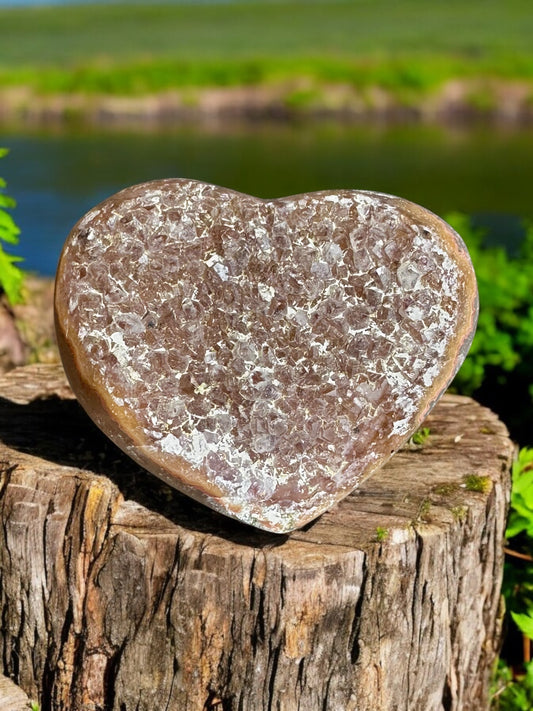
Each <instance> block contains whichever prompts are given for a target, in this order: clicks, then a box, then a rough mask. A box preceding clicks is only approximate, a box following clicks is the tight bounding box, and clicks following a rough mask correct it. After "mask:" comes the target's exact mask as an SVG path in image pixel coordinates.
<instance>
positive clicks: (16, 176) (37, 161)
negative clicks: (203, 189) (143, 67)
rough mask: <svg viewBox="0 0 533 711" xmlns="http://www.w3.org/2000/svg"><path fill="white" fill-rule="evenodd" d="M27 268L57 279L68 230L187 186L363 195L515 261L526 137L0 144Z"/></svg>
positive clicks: (455, 134)
mask: <svg viewBox="0 0 533 711" xmlns="http://www.w3.org/2000/svg"><path fill="white" fill-rule="evenodd" d="M0 146H7V147H9V148H10V149H11V152H10V154H9V155H8V156H7V158H4V159H3V160H2V162H1V163H0V175H2V176H3V177H4V178H6V179H7V181H8V191H7V192H8V194H10V195H12V196H13V197H15V198H16V199H17V201H18V207H17V209H16V210H15V212H14V217H15V219H16V221H17V223H18V224H19V226H20V227H21V229H22V234H21V241H20V245H19V246H18V247H17V248H16V250H15V252H16V253H17V254H20V255H22V256H23V257H24V259H25V262H24V266H25V267H26V268H27V269H29V270H32V271H36V272H39V273H41V274H43V275H53V274H54V272H55V268H56V264H57V260H58V257H59V253H60V250H61V247H62V245H63V242H64V240H65V238H66V236H67V234H68V232H69V230H70V229H71V227H72V226H73V224H74V223H75V222H76V221H77V220H78V219H79V218H80V217H81V216H82V215H83V214H84V213H85V212H86V211H87V210H88V209H89V208H90V207H92V206H93V205H95V204H96V203H98V202H99V201H100V200H102V199H104V198H105V197H107V196H108V195H110V194H112V193H114V192H116V191H117V190H120V189H121V188H123V187H126V186H128V185H131V184H133V183H138V182H143V181H145V180H151V179H155V178H165V177H188V178H196V179H199V180H205V181H208V182H212V183H216V184H219V185H224V186H226V187H230V188H234V189H236V190H241V191H243V192H248V193H251V194H254V195H257V196H260V197H277V196H282V195H290V194H296V193H300V192H306V191H309V190H322V189H333V188H363V189H369V190H379V191H382V192H388V193H393V194H396V195H401V196H403V197H406V198H408V199H410V200H413V201H414V202H418V203H420V204H422V205H424V206H425V207H427V208H429V209H431V210H433V211H434V212H436V213H437V214H439V215H442V216H445V215H446V214H448V213H450V212H452V211H456V210H459V211H462V212H466V213H468V214H471V215H473V216H474V217H475V219H476V220H477V221H478V222H479V223H481V224H484V225H488V226H489V227H490V228H491V229H492V238H493V239H494V240H496V241H500V242H502V243H507V244H508V245H509V246H510V248H511V249H512V248H513V246H514V245H516V242H517V240H519V239H520V235H521V232H522V227H521V224H522V219H523V218H527V219H529V220H533V199H532V186H533V128H532V127H529V128H523V129H505V130H503V129H501V128H500V129H497V130H496V129H494V128H491V127H488V126H475V127H468V128H466V127H460V128H454V129H451V128H443V127H433V126H420V125H408V126H382V125H372V126H370V125H355V126H354V125H350V126H339V125H325V124H305V125H261V126H246V127H242V126H241V127H233V128H227V129H224V130H221V129H218V130H215V129H212V130H209V129H206V128H205V127H204V128H190V127H189V128H180V129H179V130H178V129H176V130H172V131H165V132H157V133H155V132H153V133H147V132H145V133H141V132H137V133H135V132H121V133H119V132H116V131H108V132H94V131H91V132H84V133H79V132H78V133H75V132H41V133H32V134H28V133H25V134H22V133H16V132H13V131H11V132H6V131H4V132H3V133H0Z"/></svg>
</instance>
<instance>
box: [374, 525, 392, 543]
mask: <svg viewBox="0 0 533 711" xmlns="http://www.w3.org/2000/svg"><path fill="white" fill-rule="evenodd" d="M388 535H389V531H388V529H386V528H382V527H381V526H378V527H377V528H376V541H377V542H378V543H383V541H384V540H385V539H386V538H387V536H388Z"/></svg>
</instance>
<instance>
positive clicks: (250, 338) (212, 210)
mask: <svg viewBox="0 0 533 711" xmlns="http://www.w3.org/2000/svg"><path fill="white" fill-rule="evenodd" d="M55 309H56V327H57V337H58V342H59V346H60V351H61V355H62V358H63V363H64V366H65V370H66V372H67V375H68V377H69V380H70V382H71V385H72V387H73V390H74V392H75V393H76V395H77V397H78V399H79V401H80V403H81V404H82V405H83V407H84V408H85V409H86V411H87V412H88V413H89V415H90V416H91V417H92V418H93V420H94V421H95V422H96V423H97V424H98V425H99V426H100V427H101V429H102V430H103V431H104V432H105V433H106V434H107V435H108V436H109V437H110V438H111V439H112V440H114V442H115V443H116V444H117V445H118V446H119V447H121V448H122V449H123V450H124V451H125V452H126V453H127V454H129V455H130V456H131V457H132V458H133V459H135V460H136V461H137V462H139V463H140V464H141V465H142V466H143V467H145V468H146V469H148V470H149V471H150V472H153V473H154V474H156V475H157V476H159V477H160V478H162V479H163V480H164V481H166V482H167V483H169V484H171V485H172V486H174V487H176V488H177V489H179V490H181V491H183V492H184V493H186V494H188V495H189V496H191V497H193V498H194V499H197V500H199V501H201V502H203V503H205V504H207V505H208V506H210V507H212V508H213V509H216V510H217V511H220V512H222V513H223V514H226V515H227V516H231V517H233V518H237V519H239V520H241V521H244V522H245V523H248V524H251V525H254V526H257V527H259V528H263V529H266V530H269V531H276V532H286V531H290V530H292V529H294V528H298V527H300V526H302V525H303V524H305V523H307V522H308V521H310V520H312V519H313V518H315V517H316V516H318V515H319V514H320V513H322V512H324V511H325V510H327V509H328V508H330V507H331V506H332V505H333V504H334V503H335V502H337V501H338V500H339V499H341V498H342V497H344V496H346V495H347V494H348V493H349V492H350V491H352V490H353V489H354V487H356V486H357V485H358V484H359V483H360V482H361V481H362V480H363V479H364V478H366V477H367V476H368V475H369V474H370V473H371V472H372V471H373V470H375V469H376V468H377V467H379V466H381V465H382V464H383V463H384V462H385V461H386V460H387V459H388V458H389V457H390V456H391V454H393V453H394V452H395V451H396V450H397V449H398V448H399V447H400V446H401V445H402V444H403V443H404V442H405V441H406V439H407V438H408V437H409V436H410V435H411V434H412V433H413V431H414V430H416V429H417V428H418V427H419V425H420V423H421V422H422V421H423V419H424V417H425V416H426V415H427V413H428V412H429V410H430V408H431V407H432V406H433V405H434V404H435V402H436V400H437V399H438V398H439V396H440V395H441V394H442V393H443V391H444V390H445V388H446V387H447V385H448V384H449V382H450V380H451V379H452V377H453V375H454V374H455V372H456V371H457V369H458V367H459V365H460V364H461V362H462V360H463V358H464V356H465V355H466V352H467V350H468V348H469V346H470V343H471V340H472V337H473V333H474V329H475V323H476V318H477V289H476V282H475V276H474V272H473V269H472V265H471V262H470V259H469V256H468V253H467V251H466V248H465V246H464V244H463V242H462V241H461V239H460V237H459V236H458V235H457V234H456V233H455V232H454V231H453V230H452V229H451V228H450V227H449V226H448V225H447V224H446V223H445V222H443V221H442V220H440V219H439V218H438V217H436V216H435V215H433V214H432V213H430V212H428V211H427V210H425V209H423V208H421V207H419V206H418V205H415V204H413V203H411V202H408V201H406V200H403V199H401V198H397V197H392V196H388V195H383V194H380V193H372V192H365V191H355V190H340V191H334V192H318V193H309V194H306V195H298V196H294V197H287V198H281V199H278V200H260V199H257V198H254V197H250V196H248V195H243V194H240V193H237V192H234V191H232V190H227V189H224V188H220V187H216V186H213V185H208V184H205V183H200V182H196V181H192V180H161V181H155V182H151V183H146V184H143V185H136V186H133V187H131V188H128V189H126V190H123V191H122V192H120V193H118V194H116V195H114V196H112V197H110V198H109V199H107V200H105V201H104V202H103V203H101V204H100V205H98V206H97V207H95V208H94V209H92V210H91V211H90V212H89V213H87V215H85V216H84V217H83V218H82V219H81V220H80V221H79V222H78V223H77V225H76V226H75V227H74V229H73V230H72V232H71V234H70V235H69V238H68V240H67V242H66V245H65V247H64V250H63V253H62V256H61V260H60V264H59V268H58V273H57V281H56V300H55Z"/></svg>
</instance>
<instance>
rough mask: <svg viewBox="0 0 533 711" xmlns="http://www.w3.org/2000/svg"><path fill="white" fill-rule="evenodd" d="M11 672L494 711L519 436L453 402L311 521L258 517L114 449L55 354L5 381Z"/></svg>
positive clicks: (0, 485) (345, 710)
mask: <svg viewBox="0 0 533 711" xmlns="http://www.w3.org/2000/svg"><path fill="white" fill-rule="evenodd" d="M0 392H1V393H2V399H0V439H1V440H2V441H1V442H0V462H1V465H0V521H1V524H2V525H1V526H0V607H1V615H2V616H1V620H2V625H1V633H0V653H1V661H2V664H3V669H2V668H1V667H0V672H1V671H3V672H4V674H6V675H9V676H10V677H11V678H13V679H14V680H16V681H17V682H18V683H19V684H20V686H21V687H22V688H23V689H24V690H25V691H26V693H28V694H29V695H30V697H31V698H39V699H40V703H41V709H42V711H98V710H105V711H134V710H135V711H156V710H157V711H163V710H164V709H166V710H168V711H206V710H207V709H215V710H217V711H350V710H351V711H377V710H384V711H389V710H390V711H393V710H398V711H405V710H408V711H452V710H457V711H469V710H476V711H477V710H481V709H486V708H487V705H488V682H489V677H490V674H491V670H492V667H493V664H494V661H495V657H496V655H497V651H498V646H499V642H500V627H499V613H498V611H499V599H500V597H499V595H500V584H501V577H502V565H503V548H502V542H503V534H504V527H505V518H506V508H507V502H508V491H509V470H510V465H511V461H512V457H513V453H514V448H513V445H512V443H511V441H510V440H509V438H508V435H507V432H506V429H505V427H504V425H502V424H501V423H500V422H499V421H498V419H497V418H496V416H495V415H494V414H492V413H491V412H490V411H489V410H487V409H485V408H482V407H481V406H479V405H478V404H477V403H475V402H474V401H472V400H470V399H468V398H465V397H459V396H451V395H447V396H445V397H444V398H443V399H442V400H441V401H440V403H439V404H438V405H437V407H436V408H435V409H434V411H433V413H432V414H431V415H430V417H429V418H428V420H427V421H426V423H425V426H427V427H428V428H430V435H429V437H428V438H427V440H426V441H425V442H424V443H423V444H421V445H418V446H415V445H410V446H407V447H405V448H404V449H403V450H402V451H400V452H399V453H397V454H396V455H395V456H394V457H393V458H392V460H391V461H390V462H389V463H388V464H387V465H386V466H385V467H384V468H383V469H382V470H381V471H379V472H377V473H376V474H375V475H374V476H373V477H372V478H371V479H369V480H368V481H367V482H366V483H365V484H364V485H363V486H361V487H360V488H359V489H358V490H357V491H356V492H354V493H353V494H352V495H350V496H348V497H347V498H346V499H345V500H344V501H342V502H341V503H340V504H339V505H337V506H336V507H335V508H334V509H333V510H332V511H330V512H329V513H327V514H324V515H323V516H322V517H321V518H320V519H319V520H317V521H316V522H314V523H312V524H310V525H308V526H307V527H306V528H305V529H303V530H299V531H295V532H294V533H291V534H288V535H276V534H268V533H265V532H261V531H257V530H253V529H251V528H248V527H246V526H244V525H241V524H239V523H237V522H235V521H231V520H229V519H226V518H224V517H222V516H220V515H217V514H216V513H214V512H212V511H210V510H208V509H205V508H203V507H202V506H200V505H199V504H196V503H195V502H193V501H191V500H189V499H187V498H185V497H183V496H182V495H180V494H179V493H178V492H176V491H173V490H171V489H170V488H168V487H167V486H165V485H164V484H162V483H160V482H159V481H158V480H157V479H155V478H154V477H152V476H151V475H149V474H147V473H146V472H144V471H143V470H141V469H140V468H139V467H138V466H136V465H135V464H134V463H133V462H131V461H130V460H129V459H128V458H127V457H125V455H123V454H122V453H121V452H120V451H119V450H117V449H116V448H115V447H114V445H112V444H111V443H110V442H109V441H108V440H107V438H105V437H104V436H103V435H102V434H101V433H100V432H99V431H98V430H97V429H96V428H95V427H94V426H93V425H92V423H91V422H90V421H89V419H88V418H87V416H86V415H85V414H84V412H83V411H82V410H81V408H79V406H78V404H77V402H76V401H75V400H74V399H73V397H72V395H71V393H70V391H69V389H68V386H67V384H66V382H65V380H64V376H63V374H62V371H61V370H60V368H58V367H57V366H44V365H38V366H27V367H24V368H19V369H17V370H15V371H12V373H9V374H7V375H5V376H2V377H1V378H0Z"/></svg>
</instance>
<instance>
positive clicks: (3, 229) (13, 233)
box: [0, 210, 20, 244]
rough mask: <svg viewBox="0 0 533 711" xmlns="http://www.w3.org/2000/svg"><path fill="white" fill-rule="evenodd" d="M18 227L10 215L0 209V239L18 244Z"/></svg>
mask: <svg viewBox="0 0 533 711" xmlns="http://www.w3.org/2000/svg"><path fill="white" fill-rule="evenodd" d="M19 234H20V229H19V228H18V227H17V225H16V224H15V221H14V220H13V218H12V217H11V215H10V214H9V213H7V212H4V210H0V239H3V240H4V242H9V244H18V241H19V239H18V236H19Z"/></svg>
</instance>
